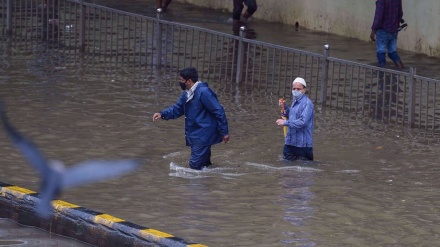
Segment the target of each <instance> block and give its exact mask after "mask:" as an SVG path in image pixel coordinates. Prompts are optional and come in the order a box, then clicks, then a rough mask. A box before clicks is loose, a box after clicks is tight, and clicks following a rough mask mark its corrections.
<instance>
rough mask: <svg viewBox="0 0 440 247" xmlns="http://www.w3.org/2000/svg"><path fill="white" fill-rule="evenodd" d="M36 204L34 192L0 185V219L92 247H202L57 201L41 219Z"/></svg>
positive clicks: (36, 196) (37, 195)
mask: <svg viewBox="0 0 440 247" xmlns="http://www.w3.org/2000/svg"><path fill="white" fill-rule="evenodd" d="M39 201H40V199H39V194H38V193H36V192H34V191H31V190H28V189H25V188H22V187H18V186H14V185H10V184H6V183H2V182H0V218H10V219H12V220H14V221H15V222H17V223H20V224H23V225H29V226H35V227H39V228H42V229H44V230H46V231H48V232H51V233H56V234H59V235H62V236H67V237H71V238H74V239H77V240H79V241H83V242H86V243H89V244H91V245H95V246H105V247H108V246H115V247H116V246H117V247H124V246H136V247H138V246H139V247H140V246H173V247H174V246H176V247H180V246H182V247H183V246H184V247H206V245H203V244H196V243H189V242H187V241H186V240H184V239H181V238H178V237H175V236H173V235H171V234H168V233H165V232H161V231H158V230H155V229H151V228H146V227H143V226H139V225H136V224H134V223H131V222H128V221H125V220H123V219H119V218H116V217H113V216H111V215H108V214H103V213H99V212H95V211H92V210H90V209H87V208H84V207H81V206H78V205H75V204H71V203H68V202H65V201H61V200H54V201H52V205H53V207H54V213H53V215H52V217H51V218H49V219H42V218H40V217H38V216H37V215H36V214H35V209H34V208H35V206H36V204H37V203H39Z"/></svg>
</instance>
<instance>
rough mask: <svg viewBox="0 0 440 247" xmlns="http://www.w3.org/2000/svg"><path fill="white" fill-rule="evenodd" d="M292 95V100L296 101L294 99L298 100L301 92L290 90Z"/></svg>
mask: <svg viewBox="0 0 440 247" xmlns="http://www.w3.org/2000/svg"><path fill="white" fill-rule="evenodd" d="M292 95H293V100H295V101H296V100H299V98H301V96H302V95H303V93H302V92H301V91H297V90H292Z"/></svg>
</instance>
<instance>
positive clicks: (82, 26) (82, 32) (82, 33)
mask: <svg viewBox="0 0 440 247" xmlns="http://www.w3.org/2000/svg"><path fill="white" fill-rule="evenodd" d="M85 50H86V7H85V6H84V0H81V2H80V9H79V52H80V53H84V52H85Z"/></svg>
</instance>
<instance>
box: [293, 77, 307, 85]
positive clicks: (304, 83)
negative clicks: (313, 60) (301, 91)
mask: <svg viewBox="0 0 440 247" xmlns="http://www.w3.org/2000/svg"><path fill="white" fill-rule="evenodd" d="M295 82H299V83H301V84H303V86H304V87H307V86H306V85H307V84H306V81H305V80H304V79H303V78H301V77H297V78H296V79H295V80H294V81H293V82H292V84H293V83H295Z"/></svg>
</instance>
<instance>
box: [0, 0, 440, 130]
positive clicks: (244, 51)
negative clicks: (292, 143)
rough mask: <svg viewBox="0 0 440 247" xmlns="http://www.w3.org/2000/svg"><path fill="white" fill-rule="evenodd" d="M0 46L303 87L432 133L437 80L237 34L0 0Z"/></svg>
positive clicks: (83, 7) (335, 104) (57, 0)
mask: <svg viewBox="0 0 440 247" xmlns="http://www.w3.org/2000/svg"><path fill="white" fill-rule="evenodd" d="M0 3H1V5H0V14H1V18H0V21H1V22H0V28H1V29H2V40H5V39H6V37H8V38H9V39H11V37H12V39H13V40H14V42H22V43H23V44H32V42H44V44H45V45H46V46H47V47H48V48H50V49H56V50H59V51H62V52H63V54H64V56H65V58H66V59H67V60H69V61H72V63H74V62H76V61H77V59H76V58H77V57H81V58H82V59H84V60H85V61H86V62H87V64H88V65H90V66H104V67H133V68H145V69H150V70H160V71H162V72H164V73H170V74H171V73H176V74H177V72H178V71H179V70H180V69H182V68H184V67H187V66H194V67H197V68H198V71H199V74H200V77H201V79H203V80H210V81H213V82H223V83H231V84H234V85H235V86H237V87H239V88H240V90H243V91H254V90H258V91H264V92H268V93H271V94H274V95H279V96H282V95H290V93H288V92H290V87H291V81H292V80H293V78H295V77H296V76H301V77H304V78H305V79H306V81H307V82H308V94H309V96H310V98H311V99H312V100H314V101H315V102H318V103H319V104H321V105H323V106H328V107H330V108H332V109H335V110H336V111H338V112H341V113H342V114H353V115H356V116H359V117H364V116H369V117H373V118H375V119H378V120H380V121H383V122H384V123H386V124H399V125H405V126H409V127H417V128H421V129H427V130H431V131H434V132H438V131H439V129H440V120H439V119H438V118H439V117H440V113H439V110H438V109H440V107H437V105H438V104H439V103H438V102H437V96H438V95H440V91H439V90H440V89H439V88H438V87H437V85H438V83H440V81H439V80H434V79H430V78H425V77H421V76H418V75H416V69H415V68H410V72H402V71H395V70H390V69H385V68H379V67H375V66H371V65H366V64H360V63H356V62H352V61H347V60H342V59H338V58H334V57H331V56H330V49H329V47H328V46H324V47H323V53H322V54H319V53H312V52H307V51H302V50H298V49H293V48H289V47H284V46H279V45H274V44H269V43H265V42H261V41H257V40H252V39H247V38H246V37H245V32H246V31H244V30H241V31H240V35H239V36H234V35H231V34H225V33H221V32H216V31H212V30H207V29H203V28H198V27H193V26H188V25H184V24H179V23H174V22H170V21H165V20H162V19H161V13H160V12H158V14H157V16H156V17H148V16H142V15H137V14H133V13H128V12H124V11H121V10H115V9H111V8H107V7H103V6H99V5H95V4H91V3H86V2H84V1H82V0H81V1H78V0H77V1H74V0H15V1H12V0H0Z"/></svg>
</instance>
